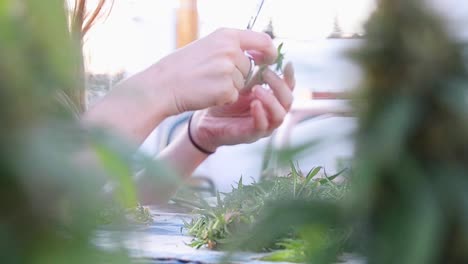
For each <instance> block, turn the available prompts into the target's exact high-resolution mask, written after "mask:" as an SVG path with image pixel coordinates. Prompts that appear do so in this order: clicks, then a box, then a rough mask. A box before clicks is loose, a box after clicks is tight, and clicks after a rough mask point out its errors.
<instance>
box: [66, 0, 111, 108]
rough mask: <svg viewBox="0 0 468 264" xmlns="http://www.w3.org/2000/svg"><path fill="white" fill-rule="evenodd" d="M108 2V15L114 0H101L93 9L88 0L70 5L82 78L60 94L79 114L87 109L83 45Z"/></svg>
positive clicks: (79, 70) (75, 1)
mask: <svg viewBox="0 0 468 264" xmlns="http://www.w3.org/2000/svg"><path fill="white" fill-rule="evenodd" d="M106 2H109V3H110V8H108V9H107V10H108V11H107V15H108V14H109V12H110V10H111V9H112V6H113V2H114V1H113V0H99V1H98V3H97V5H96V7H95V8H94V9H93V10H91V11H90V10H88V5H87V0H74V5H73V6H71V7H70V9H71V10H72V13H71V15H70V21H69V23H70V33H71V36H72V37H73V39H74V40H75V42H76V43H78V47H79V48H80V54H81V58H78V60H79V61H80V62H79V64H80V65H78V72H77V76H78V78H80V80H78V81H77V83H78V85H77V87H76V88H75V89H71V90H69V91H68V92H66V94H62V95H59V98H60V100H61V101H62V102H64V103H65V104H66V105H68V106H69V108H71V109H72V110H73V111H74V112H75V113H76V114H77V115H80V114H81V113H83V112H84V111H85V110H86V87H85V85H84V77H85V68H84V62H83V54H82V46H83V41H84V38H85V36H86V34H87V33H88V32H89V30H90V29H91V28H92V27H93V25H94V24H95V23H96V20H97V19H98V18H99V17H100V16H101V15H102V13H103V12H104V6H105V5H106Z"/></svg>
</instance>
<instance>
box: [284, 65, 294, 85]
mask: <svg viewBox="0 0 468 264" xmlns="http://www.w3.org/2000/svg"><path fill="white" fill-rule="evenodd" d="M283 73H284V80H285V82H286V84H287V85H288V86H289V88H290V89H291V91H292V90H294V88H295V86H296V78H295V73H294V65H293V64H292V62H288V63H286V66H284V69H283Z"/></svg>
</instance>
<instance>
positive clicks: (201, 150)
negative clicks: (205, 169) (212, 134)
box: [188, 114, 214, 155]
mask: <svg viewBox="0 0 468 264" xmlns="http://www.w3.org/2000/svg"><path fill="white" fill-rule="evenodd" d="M192 119H193V114H192V115H191V116H190V119H189V121H188V137H189V139H190V142H192V145H193V146H194V147H195V148H196V149H198V150H199V151H200V152H202V153H204V154H207V155H211V154H213V153H214V152H212V151H208V150H206V149H204V148H202V147H201V146H200V145H198V144H197V143H196V142H195V140H193V137H192V132H191V129H190V128H191V127H192Z"/></svg>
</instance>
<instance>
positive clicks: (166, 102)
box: [137, 62, 180, 118]
mask: <svg viewBox="0 0 468 264" xmlns="http://www.w3.org/2000/svg"><path fill="white" fill-rule="evenodd" d="M167 75H168V74H167V72H166V71H165V70H164V67H163V66H162V65H161V63H160V62H158V63H156V64H153V65H152V66H150V67H149V68H147V69H146V70H144V71H142V72H140V73H139V74H138V75H137V79H138V81H139V82H140V83H141V84H142V86H143V87H144V90H145V94H146V96H147V98H148V99H149V101H151V102H153V108H154V109H153V110H154V111H156V112H158V113H159V114H162V115H164V117H165V118H167V117H169V116H173V115H177V114H180V112H179V111H178V108H177V106H176V103H175V99H174V95H173V93H172V87H171V83H170V82H169V80H170V78H169V77H167Z"/></svg>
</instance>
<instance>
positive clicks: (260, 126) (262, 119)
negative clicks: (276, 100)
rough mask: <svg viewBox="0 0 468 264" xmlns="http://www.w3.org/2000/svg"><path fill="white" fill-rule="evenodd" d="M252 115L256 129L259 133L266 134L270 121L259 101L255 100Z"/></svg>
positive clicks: (252, 104)
mask: <svg viewBox="0 0 468 264" xmlns="http://www.w3.org/2000/svg"><path fill="white" fill-rule="evenodd" d="M251 114H252V117H253V120H254V124H255V129H257V130H258V131H259V132H264V131H266V130H267V129H268V119H267V117H266V111H265V109H264V108H263V106H262V103H261V102H260V101H259V100H254V101H252V103H251Z"/></svg>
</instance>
